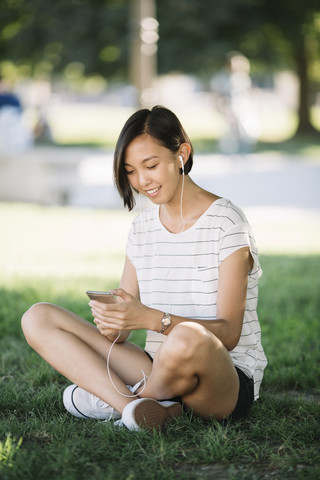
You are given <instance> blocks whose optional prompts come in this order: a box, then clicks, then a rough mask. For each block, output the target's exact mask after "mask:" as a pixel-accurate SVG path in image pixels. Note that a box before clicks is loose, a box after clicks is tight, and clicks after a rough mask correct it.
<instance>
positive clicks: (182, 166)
mask: <svg viewBox="0 0 320 480" xmlns="http://www.w3.org/2000/svg"><path fill="white" fill-rule="evenodd" d="M179 160H180V163H181V169H182V173H183V174H184V163H183V158H182V156H181V155H179Z"/></svg>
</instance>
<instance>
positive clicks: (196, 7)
mask: <svg viewBox="0 0 320 480" xmlns="http://www.w3.org/2000/svg"><path fill="white" fill-rule="evenodd" d="M168 12H169V14H168ZM158 20H159V23H160V29H159V33H160V41H159V71H160V73H165V72H167V71H172V70H179V71H187V72H190V73H192V72H197V74H199V73H200V74H201V73H202V74H203V75H209V74H210V73H211V74H212V72H213V71H215V70H217V69H218V68H221V66H222V64H223V63H224V62H225V58H226V54H227V52H228V51H230V50H239V51H241V52H242V53H243V54H244V55H246V56H247V57H248V58H249V60H250V61H251V64H252V65H253V70H254V71H255V72H257V70H259V69H260V71H261V72H263V73H264V74H267V73H269V72H272V71H274V70H279V69H284V68H288V69H290V70H293V71H295V72H296V74H297V76H298V78H299V83H300V89H299V108H298V117H299V124H298V129H297V134H300V133H314V132H317V133H319V132H318V131H317V130H315V129H314V127H313V126H312V125H311V122H310V104H311V103H312V100H313V98H312V93H313V92H312V85H311V75H310V70H311V66H312V65H313V66H314V67H315V68H313V70H314V72H316V71H317V73H315V74H314V75H313V83H314V86H315V85H316V84H317V86H319V83H320V65H319V52H320V3H319V0H304V1H303V2H301V1H299V0H237V1H234V0H216V1H215V2H214V3H212V1H211V0H175V2H171V0H158Z"/></svg>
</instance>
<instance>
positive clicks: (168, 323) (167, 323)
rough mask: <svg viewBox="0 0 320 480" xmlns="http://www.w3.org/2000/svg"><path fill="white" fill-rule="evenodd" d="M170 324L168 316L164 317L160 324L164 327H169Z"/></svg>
mask: <svg viewBox="0 0 320 480" xmlns="http://www.w3.org/2000/svg"><path fill="white" fill-rule="evenodd" d="M170 324H171V320H170V318H168V317H165V318H164V319H163V320H162V325H164V326H165V327H169V325H170Z"/></svg>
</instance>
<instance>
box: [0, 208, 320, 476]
mask: <svg viewBox="0 0 320 480" xmlns="http://www.w3.org/2000/svg"><path fill="white" fill-rule="evenodd" d="M131 220H132V215H131V214H128V213H125V212H119V211H106V210H100V211H94V210H91V209H82V210H81V209H75V208H71V207H67V208H63V207H51V208H48V207H39V206H33V205H14V204H11V205H10V204H0V221H1V225H2V233H1V247H2V248H1V249H0V265H1V268H0V332H1V337H0V352H1V354H0V355H1V356H0V388H1V395H0V478H1V480H7V479H8V480H19V479H24V480H25V479H35V480H38V479H39V480H40V479H50V480H73V479H74V480H80V479H84V480H87V479H91V478H92V479H95V480H107V479H108V480H109V479H115V480H122V479H123V480H129V479H130V480H135V479H139V480H144V479H145V480H152V479H154V480H158V479H159V480H162V479H163V480H164V479H208V480H209V479H213V478H214V479H216V480H222V479H223V480H233V479H234V480H249V479H255V480H256V479H257V480H260V479H261V480H262V479H274V478H275V479H284V480H286V479H301V480H304V479H307V480H308V479H310V480H311V479H318V478H319V477H320V464H319V447H320V444H319V424H320V423H319V422H320V409H319V402H320V349H319V311H320V296H319V291H320V278H319V268H320V255H319V253H320V252H319V249H318V250H316V249H315V248H313V250H312V251H313V254H312V255H311V254H310V253H309V254H308V255H307V254H306V253H305V254H303V249H302V248H301V245H299V246H298V248H297V250H299V251H300V255H296V254H295V252H294V251H292V254H291V255H284V253H283V250H281V249H280V250H277V248H276V245H274V246H273V249H272V248H269V249H268V250H265V251H264V250H263V249H262V250H261V253H262V255H261V262H262V266H263V270H264V276H263V277H262V279H261V283H260V303H259V317H260V321H261V326H262V336H263V344H264V347H265V350H266V354H267V356H268V359H269V365H268V367H267V370H266V373H265V378H264V381H263V384H262V392H261V398H260V400H259V401H258V402H257V403H256V404H255V405H254V407H253V408H252V411H251V412H250V414H249V416H248V417H247V418H246V419H244V420H242V421H241V422H238V423H236V424H230V423H226V424H223V425H222V424H219V423H217V422H214V421H205V420H201V419H199V418H196V417H193V416H192V415H191V414H187V413H185V414H184V415H183V416H182V417H181V418H179V419H178V420H177V421H175V422H174V423H172V424H170V425H169V426H168V427H167V428H166V430H165V431H164V432H163V433H148V432H128V431H127V430H125V429H120V430H119V429H117V428H116V427H114V426H113V425H112V424H111V423H108V424H107V423H100V422H98V421H93V420H92V421H91V420H88V421H85V420H79V419H76V418H74V417H71V416H70V415H69V414H67V413H66V412H65V411H64V408H63V405H62V392H63V389H64V388H65V386H66V385H67V384H68V382H67V381H66V380H65V379H64V378H63V377H62V376H61V375H59V374H58V373H56V372H55V371H54V370H53V369H52V368H51V367H49V366H48V365H47V364H46V363H45V362H44V361H42V360H41V359H40V357H39V356H38V355H37V354H36V353H34V352H33V351H31V349H30V348H29V347H28V345H27V344H26V342H25V340H24V338H23V336H22V333H21V329H20V318H21V315H22V313H23V312H24V311H25V310H26V309H27V308H28V306H30V305H31V304H32V303H34V302H37V301H40V300H48V301H52V302H55V303H59V304H61V305H63V306H65V307H67V308H70V309H72V310H74V311H76V312H77V313H79V314H80V315H82V316H84V317H85V318H87V319H88V320H89V319H90V311H89V308H88V305H87V298H86V296H85V294H84V290H85V289H87V288H92V289H102V288H110V287H113V286H116V285H117V284H118V282H119V276H120V273H121V268H122V264H123V259H124V257H123V255H124V248H125V236H126V232H127V229H128V227H129V224H130V221H131ZM110 225H112V228H110ZM264 228H265V226H264ZM307 251H308V252H309V249H308V248H307V250H306V252H307ZM133 340H134V341H136V342H137V343H139V342H140V343H141V342H142V341H143V336H141V332H137V333H136V334H135V335H134V337H133Z"/></svg>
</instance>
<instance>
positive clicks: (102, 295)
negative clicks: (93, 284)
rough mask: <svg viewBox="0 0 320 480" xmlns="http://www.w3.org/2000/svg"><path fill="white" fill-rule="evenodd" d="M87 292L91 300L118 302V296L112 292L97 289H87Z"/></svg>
mask: <svg viewBox="0 0 320 480" xmlns="http://www.w3.org/2000/svg"><path fill="white" fill-rule="evenodd" d="M86 294H87V295H88V297H89V298H90V299H91V300H97V302H101V303H116V302H117V301H116V298H115V296H114V295H113V294H112V293H111V292H101V291H97V290H87V291H86Z"/></svg>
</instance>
